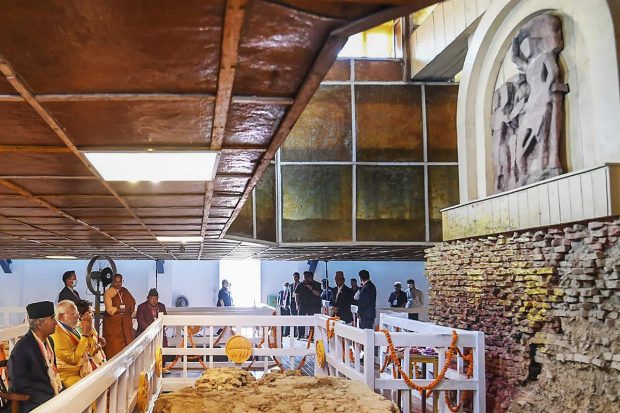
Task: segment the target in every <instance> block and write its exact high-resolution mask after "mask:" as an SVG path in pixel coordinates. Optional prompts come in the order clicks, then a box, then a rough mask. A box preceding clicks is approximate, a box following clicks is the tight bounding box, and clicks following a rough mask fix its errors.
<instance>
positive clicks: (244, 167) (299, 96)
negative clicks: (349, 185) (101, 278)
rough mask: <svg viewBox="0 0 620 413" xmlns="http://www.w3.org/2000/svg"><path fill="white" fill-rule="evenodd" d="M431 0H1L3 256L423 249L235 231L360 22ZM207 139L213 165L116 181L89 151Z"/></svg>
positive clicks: (403, 252)
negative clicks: (248, 237) (182, 177)
mask: <svg viewBox="0 0 620 413" xmlns="http://www.w3.org/2000/svg"><path fill="white" fill-rule="evenodd" d="M431 3H434V1H428V0H418V1H415V0H413V1H395V0H392V1H389V0H384V1H381V0H365V1H364V0H357V1H354V0H351V1H349V0H343V1H326V0H324V1H302V0H287V1H262V0H229V1H215V0H214V1H204V0H200V1H195V0H187V1H183V2H176V1H172V0H153V1H148V2H143V1H135V2H127V1H121V0H113V1H103V0H100V1H95V0H80V1H76V0H70V1H67V0H62V1H61V0H56V1H47V2H33V3H29V4H28V5H25V4H24V3H23V2H21V1H17V0H14V1H6V2H3V7H2V14H1V15H0V72H1V73H2V76H0V257H6V258H42V257H44V256H46V255H73V256H76V257H79V258H88V257H90V256H92V255H94V254H108V255H112V256H114V257H115V258H136V259H220V258H248V257H254V258H262V259H310V258H329V259H338V258H335V257H342V258H340V259H347V260H349V259H364V256H369V257H371V256H372V255H373V254H375V255H378V254H382V253H383V254H386V258H383V259H387V258H389V257H392V258H394V259H398V258H399V257H400V258H401V259H405V258H412V257H413V256H416V257H418V258H421V254H422V250H421V247H415V246H397V247H390V248H387V247H377V246H374V247H362V246H348V247H347V246H339V247H336V246H334V247H316V248H292V247H279V246H272V245H260V244H253V243H248V242H240V241H234V240H228V239H223V237H224V235H225V234H226V232H227V230H228V228H229V226H230V225H231V224H232V222H233V220H234V219H235V218H236V217H237V215H238V214H239V212H240V210H241V208H242V206H243V204H244V203H245V201H246V200H247V199H248V196H249V195H250V193H251V191H252V189H253V188H254V186H255V185H256V184H257V182H258V181H259V180H260V178H261V176H262V174H263V172H264V171H265V170H266V169H267V167H268V165H269V163H270V161H272V160H273V158H274V156H275V153H276V151H277V149H278V148H279V147H280V145H281V144H282V143H283V141H284V140H285V138H286V137H287V135H288V133H289V132H290V130H291V128H292V127H293V125H294V124H295V121H296V120H297V118H298V117H299V116H300V114H301V113H302V111H303V109H304V108H305V107H306V104H307V103H308V101H309V99H310V98H311V97H312V95H313V93H314V92H315V90H316V89H317V87H318V86H319V83H320V82H321V80H322V79H323V77H324V75H325V73H326V72H327V71H328V69H329V68H330V67H331V65H332V63H333V61H334V60H335V58H336V55H337V53H338V51H339V50H340V49H341V47H342V46H343V45H344V43H345V42H346V40H347V38H348V36H349V35H352V34H354V33H356V32H359V31H362V30H366V29H368V28H370V27H373V26H375V25H377V24H379V23H382V22H384V21H387V20H389V19H393V18H396V17H399V16H402V15H406V14H408V13H410V12H412V11H415V10H417V9H420V8H423V7H425V6H427V5H429V4H431ZM196 149H201V150H215V151H220V161H219V165H218V169H217V173H216V176H215V180H214V181H208V182H205V181H196V182H159V183H156V182H137V183H130V182H108V181H105V180H103V178H102V177H101V175H100V174H99V172H97V170H96V169H95V168H94V167H93V165H92V164H91V163H90V162H89V160H88V159H87V158H86V156H85V155H84V153H83V152H84V151H85V150H141V151H147V150H153V151H158V150H159V151H161V150H174V151H183V150H196ZM156 236H202V237H204V241H203V242H201V243H195V244H187V245H186V246H185V247H184V248H183V251H180V249H179V248H178V246H176V247H174V248H170V247H169V245H167V244H164V243H162V242H160V241H158V240H157V239H156ZM375 259H376V258H375Z"/></svg>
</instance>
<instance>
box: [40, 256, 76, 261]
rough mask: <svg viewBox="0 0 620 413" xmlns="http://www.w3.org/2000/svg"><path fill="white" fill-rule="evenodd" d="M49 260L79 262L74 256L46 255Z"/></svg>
mask: <svg viewBox="0 0 620 413" xmlns="http://www.w3.org/2000/svg"><path fill="white" fill-rule="evenodd" d="M45 258H47V259H48V260H77V257H74V256H73V255H46V256H45Z"/></svg>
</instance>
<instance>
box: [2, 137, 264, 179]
mask: <svg viewBox="0 0 620 413" xmlns="http://www.w3.org/2000/svg"><path fill="white" fill-rule="evenodd" d="M210 149H211V147H210V146H207V145H205V146H188V145H185V146H178V145H177V146H166V145H157V146H148V145H142V146H104V147H100V146H80V147H79V148H78V150H80V151H82V152H89V151H93V152H96V151H106V152H111V151H119V152H121V151H138V152H139V151H145V150H149V151H151V152H166V151H174V152H184V151H187V152H192V151H200V150H210ZM266 150H267V148H261V147H257V146H231V147H228V148H221V151H222V152H224V153H237V152H256V153H263V152H265V151H266ZM0 153H72V151H71V149H70V148H68V147H67V146H47V145H0ZM77 178H78V179H80V178H82V179H97V177H96V176H88V177H77Z"/></svg>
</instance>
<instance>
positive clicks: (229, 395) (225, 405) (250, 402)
mask: <svg viewBox="0 0 620 413" xmlns="http://www.w3.org/2000/svg"><path fill="white" fill-rule="evenodd" d="M211 412H213V413H215V412H217V413H254V412H257V413H258V412H270V413H292V412H302V413H319V412H320V413H325V412H359V413H395V412H398V408H397V407H396V406H395V405H394V404H393V403H392V402H390V401H389V400H387V399H385V398H384V397H382V396H380V395H378V394H376V393H374V392H373V391H372V390H370V389H369V388H368V387H366V386H365V385H364V384H362V383H359V382H355V381H351V380H346V379H341V378H337V377H308V376H301V375H300V374H299V372H298V371H286V372H284V373H280V372H273V373H269V374H266V375H265V376H264V377H262V378H261V379H259V380H256V379H255V378H254V376H252V375H251V374H250V373H249V372H247V371H244V370H241V369H236V368H212V369H207V370H206V371H205V372H204V373H203V374H202V376H201V377H200V378H199V379H198V380H197V381H196V383H195V384H194V387H187V388H184V389H181V390H179V391H176V392H173V393H166V394H162V395H161V396H160V397H159V399H157V401H156V402H155V408H154V410H153V413H211Z"/></svg>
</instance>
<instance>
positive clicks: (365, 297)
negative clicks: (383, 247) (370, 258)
mask: <svg viewBox="0 0 620 413" xmlns="http://www.w3.org/2000/svg"><path fill="white" fill-rule="evenodd" d="M359 276H360V281H361V284H362V288H361V289H360V296H359V300H358V303H357V314H358V316H359V318H360V321H359V327H360V328H370V329H372V328H374V326H375V317H377V309H376V307H377V288H376V287H375V285H374V284H373V283H372V281H370V273H369V272H368V270H361V271H360V272H359Z"/></svg>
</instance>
